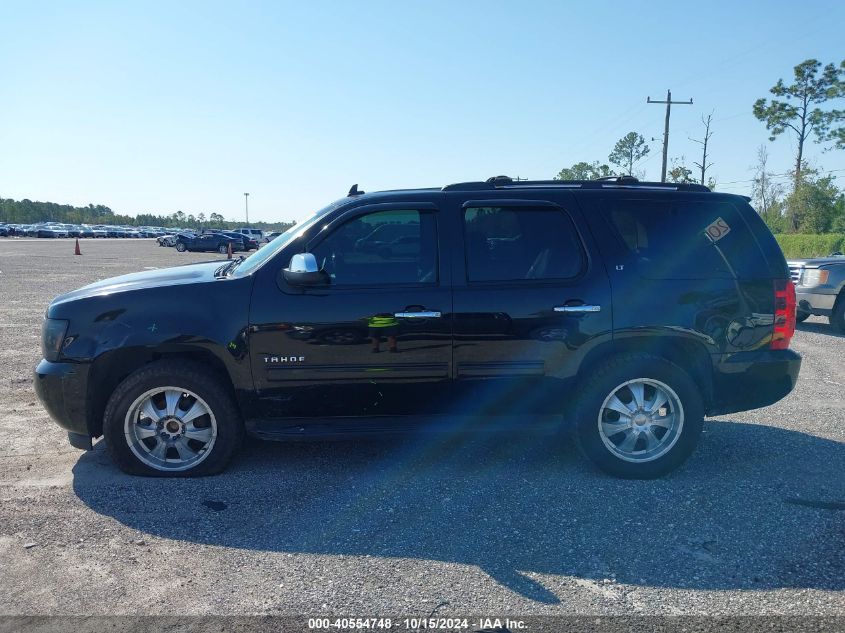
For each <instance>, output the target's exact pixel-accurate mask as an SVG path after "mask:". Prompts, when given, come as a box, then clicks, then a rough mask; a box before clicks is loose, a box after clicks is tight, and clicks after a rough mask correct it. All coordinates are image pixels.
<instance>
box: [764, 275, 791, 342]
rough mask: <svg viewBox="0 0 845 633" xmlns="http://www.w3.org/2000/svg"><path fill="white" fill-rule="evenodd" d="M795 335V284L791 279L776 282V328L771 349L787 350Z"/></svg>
mask: <svg viewBox="0 0 845 633" xmlns="http://www.w3.org/2000/svg"><path fill="white" fill-rule="evenodd" d="M794 335H795V284H793V283H792V280H791V279H776V280H775V327H774V331H773V332H772V342H771V344H770V345H769V347H770V348H771V349H787V348H788V347H789V341H790V340H791V339H792V337H793V336H794Z"/></svg>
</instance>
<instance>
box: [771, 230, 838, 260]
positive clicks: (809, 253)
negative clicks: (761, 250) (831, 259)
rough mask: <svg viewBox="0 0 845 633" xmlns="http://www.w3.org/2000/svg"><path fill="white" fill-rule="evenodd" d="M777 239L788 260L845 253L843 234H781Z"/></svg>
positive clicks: (776, 236)
mask: <svg viewBox="0 0 845 633" xmlns="http://www.w3.org/2000/svg"><path fill="white" fill-rule="evenodd" d="M775 239H776V240H777V241H778V244H780V247H781V250H783V254H784V255H786V257H787V258H792V257H821V256H823V255H830V253H834V252H836V251H839V252H842V253H845V235H842V234H841V233H821V234H811V233H790V234H786V233H779V234H776V235H775Z"/></svg>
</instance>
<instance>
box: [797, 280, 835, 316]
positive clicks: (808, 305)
mask: <svg viewBox="0 0 845 633" xmlns="http://www.w3.org/2000/svg"><path fill="white" fill-rule="evenodd" d="M836 297H837V294H836V291H835V290H832V291H831V292H830V293H827V292H818V290H815V291H814V292H809V291H807V290H803V289H802V288H801V286H798V287H797V288H796V289H795V298H796V300H797V301H798V309H799V310H803V311H804V312H809V313H810V314H815V315H817V316H830V313H831V312H832V311H833V304H835V303H836Z"/></svg>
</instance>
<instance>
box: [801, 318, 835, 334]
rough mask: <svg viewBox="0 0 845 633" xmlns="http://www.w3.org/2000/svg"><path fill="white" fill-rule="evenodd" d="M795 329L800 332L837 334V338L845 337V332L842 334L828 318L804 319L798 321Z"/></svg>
mask: <svg viewBox="0 0 845 633" xmlns="http://www.w3.org/2000/svg"><path fill="white" fill-rule="evenodd" d="M795 329H796V330H798V331H799V332H813V333H814V334H826V335H828V336H835V337H836V338H845V334H840V333H839V332H837V331H836V330H835V329H833V326H831V325H830V323H828V322H827V319H825V320H824V321H804V322H803V323H796V324H795Z"/></svg>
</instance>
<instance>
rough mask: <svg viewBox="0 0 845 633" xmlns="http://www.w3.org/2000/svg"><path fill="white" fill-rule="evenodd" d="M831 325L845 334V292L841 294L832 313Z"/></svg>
mask: <svg viewBox="0 0 845 633" xmlns="http://www.w3.org/2000/svg"><path fill="white" fill-rule="evenodd" d="M830 327H832V328H833V329H834V330H835V331H837V332H839V333H840V334H845V294H840V295H839V298H838V299H837V300H836V304H835V305H834V306H833V312H831V313H830Z"/></svg>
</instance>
